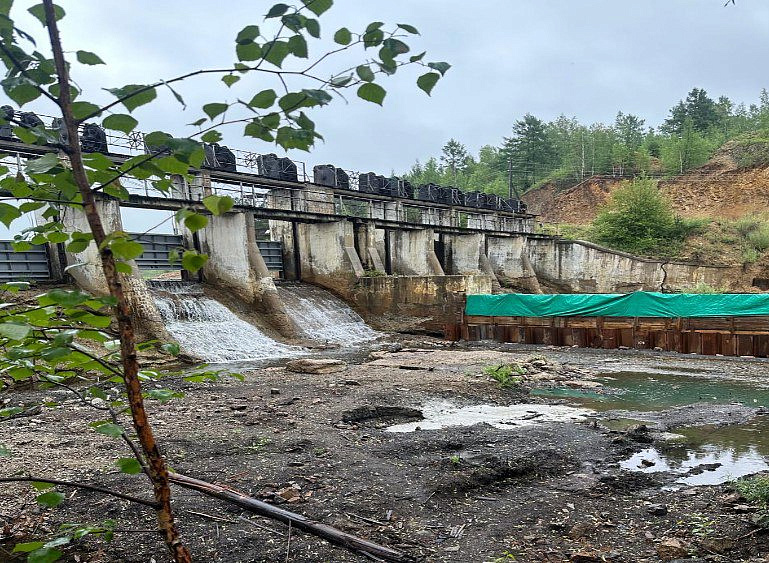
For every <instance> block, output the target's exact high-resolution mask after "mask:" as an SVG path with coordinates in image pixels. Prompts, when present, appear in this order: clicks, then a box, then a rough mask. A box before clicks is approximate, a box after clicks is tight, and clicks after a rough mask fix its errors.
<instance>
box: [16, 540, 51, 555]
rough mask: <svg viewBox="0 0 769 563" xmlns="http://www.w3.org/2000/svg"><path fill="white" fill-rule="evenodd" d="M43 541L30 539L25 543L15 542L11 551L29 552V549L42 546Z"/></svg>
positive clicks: (33, 549)
mask: <svg viewBox="0 0 769 563" xmlns="http://www.w3.org/2000/svg"><path fill="white" fill-rule="evenodd" d="M44 545H45V543H43V542H41V541H31V542H27V543H17V544H16V545H15V546H14V548H13V552H12V553H29V552H30V551H35V550H36V549H40V548H41V547H43V546H44Z"/></svg>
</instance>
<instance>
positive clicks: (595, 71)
mask: <svg viewBox="0 0 769 563" xmlns="http://www.w3.org/2000/svg"><path fill="white" fill-rule="evenodd" d="M34 3H35V2H31V1H30V2H18V1H17V8H16V9H15V10H16V14H17V16H16V18H17V23H18V24H19V25H20V26H21V27H22V28H23V29H26V30H30V31H32V32H34V35H35V36H36V37H39V38H40V40H44V36H43V33H42V27H41V26H40V24H39V23H38V22H37V21H36V20H33V19H32V18H31V17H30V16H29V15H28V14H26V8H27V7H28V6H30V5H32V4H34ZM59 3H60V4H61V5H62V6H63V7H64V8H65V10H66V11H67V17H66V18H65V20H64V21H63V22H62V26H61V27H62V39H63V41H64V44H65V49H66V50H68V51H74V50H77V49H83V50H88V51H94V52H96V53H97V54H99V55H100V56H101V57H102V58H103V59H104V60H105V61H106V62H107V66H106V67H105V66H97V67H83V66H81V65H75V67H74V68H73V77H74V78H75V79H76V80H77V82H78V83H79V84H80V86H82V87H84V89H85V91H86V98H88V99H90V100H93V101H96V102H98V101H108V100H109V99H110V95H109V94H106V93H103V92H100V90H99V88H101V87H103V86H107V87H115V86H122V85H124V84H129V83H146V82H149V81H153V80H156V79H161V78H169V77H173V76H176V75H178V74H181V73H184V72H185V71H189V70H195V69H199V68H211V67H221V66H223V65H224V66H226V65H228V64H231V63H232V62H233V61H234V60H235V57H234V41H233V39H234V37H235V35H236V34H237V32H238V31H239V30H240V29H241V28H242V27H244V26H245V25H248V24H252V23H253V24H258V25H263V23H262V17H263V14H264V13H265V12H266V10H267V9H268V7H269V6H270V5H272V3H273V2H242V1H237V2H236V1H227V0H220V1H218V2H211V1H210V0H205V1H202V0H173V1H171V0H163V1H161V2H159V1H157V0H155V1H149V0H131V1H125V0H99V1H98V2H93V1H83V0H80V1H77V2H75V1H66V0H60V2H59ZM375 20H376V21H385V22H388V23H396V22H399V23H410V24H412V25H414V26H416V27H417V28H418V29H419V30H420V32H421V34H422V35H421V36H419V37H415V38H413V39H409V43H410V44H411V46H412V51H413V52H417V53H418V52H421V51H422V50H427V52H428V55H427V57H426V59H425V60H434V61H448V62H449V63H451V64H452V68H451V69H450V70H449V71H448V73H447V75H446V77H445V79H444V80H442V81H441V82H439V84H438V86H437V87H436V88H435V90H434V91H433V95H432V97H428V96H426V95H425V94H424V93H423V92H422V91H421V90H419V89H418V88H417V87H416V85H415V80H416V77H417V76H418V74H419V69H416V68H415V69H402V70H401V71H399V72H398V74H397V75H396V76H395V77H391V78H389V79H386V80H385V81H384V82H383V83H382V84H383V85H384V86H385V87H386V88H387V90H388V95H387V97H386V99H385V103H384V107H383V108H380V107H379V106H376V105H373V104H371V103H368V102H364V101H361V100H357V99H355V97H354V92H351V93H350V94H352V96H351V97H350V102H349V104H347V103H345V102H344V101H342V100H338V101H335V102H334V103H333V104H332V105H331V106H329V107H326V108H323V109H320V110H318V111H315V112H314V113H313V114H312V117H313V119H314V120H315V121H316V123H317V128H318V131H319V132H320V133H321V134H323V135H324V137H325V142H322V143H320V144H318V146H317V147H316V148H315V149H314V150H313V151H312V153H310V154H306V153H297V154H296V155H292V156H294V157H295V158H298V159H300V160H303V161H306V162H308V164H310V167H311V166H312V164H319V163H326V162H330V163H335V164H337V165H340V166H342V167H344V168H347V169H355V170H363V171H368V170H372V171H377V172H380V173H384V174H389V173H390V171H391V170H395V171H396V172H403V171H405V170H407V169H408V168H409V167H410V166H411V164H412V163H413V162H414V161H415V160H416V159H420V160H421V161H424V160H425V159H426V158H428V157H429V156H430V155H436V154H438V153H439V151H440V148H441V146H442V145H443V144H444V143H445V142H446V141H447V140H448V139H449V138H451V137H454V138H456V139H457V140H459V141H460V142H462V143H464V144H465V145H466V146H467V147H468V149H469V150H470V151H471V152H473V153H476V152H477V150H478V149H479V148H480V147H481V146H482V145H484V144H498V143H499V142H500V141H501V138H502V137H503V136H505V135H509V133H510V129H511V126H512V124H513V122H514V121H515V120H516V119H519V118H520V117H521V116H522V115H523V114H525V113H527V112H529V113H532V114H534V115H536V116H538V117H540V118H542V119H545V120H549V119H552V118H555V117H557V116H558V115H559V114H565V115H567V116H570V117H571V116H576V117H577V118H578V119H579V120H580V121H583V122H593V121H604V122H611V121H613V119H614V116H615V115H616V113H617V111H619V110H622V111H623V112H625V113H634V114H637V115H639V116H640V117H642V118H644V119H646V122H647V125H658V124H659V123H660V122H661V121H662V120H663V119H664V118H665V116H666V115H667V112H668V110H669V108H670V107H671V106H672V105H673V104H674V103H676V102H677V101H678V100H679V99H681V98H683V97H685V96H686V93H687V92H688V91H689V90H690V89H691V88H692V87H695V86H697V87H700V88H704V89H706V90H707V91H708V93H709V94H710V95H711V96H712V97H714V98H715V97H717V96H718V95H721V94H725V95H727V96H729V97H730V98H731V99H732V100H734V101H736V102H741V101H744V102H746V103H752V102H755V101H757V99H758V95H759V92H760V90H761V88H763V87H765V86H767V85H768V84H769V79H768V75H767V63H766V61H767V60H769V2H767V1H766V0H737V5H736V6H731V5H730V6H728V7H724V0H526V1H524V0H476V1H474V2H468V1H466V0H387V1H383V0H380V1H374V0H335V2H334V7H333V8H332V9H331V10H330V11H329V12H327V13H326V14H324V15H323V16H322V18H321V26H322V31H323V34H324V38H330V36H331V35H333V32H334V31H335V30H336V29H338V28H339V27H341V26H347V27H349V28H350V29H351V30H360V29H362V28H363V27H365V25H366V24H367V23H368V22H370V21H375ZM329 45H330V43H326V42H322V43H320V44H315V45H313V44H311V52H310V56H311V58H312V57H313V55H315V56H317V55H319V54H322V53H324V52H325V50H326V47H327V46H329ZM361 56H363V55H362V54H361V53H358V57H361ZM353 60H357V59H353ZM349 62H351V59H340V60H339V61H338V62H334V63H333V64H330V65H329V66H326V67H323V69H322V70H323V71H324V72H325V73H326V74H328V73H330V72H331V71H332V70H334V69H339V68H341V65H344V64H345V63H349ZM337 65H339V66H337ZM271 78H272V77H268V78H265V77H254V78H253V79H244V80H242V81H241V83H239V84H238V85H236V86H235V87H233V88H232V89H231V90H228V89H227V88H226V87H225V86H224V85H223V84H222V83H221V82H220V81H219V79H218V78H214V77H210V76H209V77H204V78H194V79H192V80H190V81H188V82H186V83H184V84H183V85H181V86H180V87H179V90H180V92H181V93H182V95H183V96H184V97H185V99H186V101H187V104H188V108H187V110H186V111H182V108H181V106H179V104H177V103H176V102H175V101H174V99H173V98H172V97H171V96H170V95H169V94H167V93H161V94H160V96H159V101H157V102H156V103H154V104H153V105H151V106H149V107H147V108H141V109H140V110H138V111H137V112H136V114H135V115H136V116H137V118H138V119H139V121H140V128H141V129H142V130H145V131H148V130H153V129H163V130H167V131H171V132H174V133H177V134H182V133H190V132H192V129H191V128H188V127H187V128H186V127H185V124H186V123H189V122H191V121H194V120H195V119H197V118H198V117H200V116H201V115H202V113H201V111H200V106H201V105H202V104H203V103H206V102H210V101H234V100H235V99H237V98H238V97H240V98H247V99H248V98H250V95H251V94H253V93H254V92H255V91H258V90H261V89H263V88H271V87H274V88H275V89H276V90H277V89H278V85H277V84H276V83H275V82H273V81H271V80H270V79H271ZM296 84H297V85H299V83H296ZM3 101H4V102H5V101H6V100H3ZM35 104H36V105H33V106H31V108H32V109H36V110H38V111H40V112H42V113H50V112H51V111H52V108H50V107H49V106H46V105H45V104H44V103H42V102H40V103H37V102H36V103H35ZM224 133H225V143H226V144H228V145H230V146H231V147H233V148H240V149H244V150H250V151H254V152H280V151H279V150H276V148H275V147H270V146H268V145H267V144H265V143H262V142H260V141H255V140H253V139H249V138H242V137H241V136H240V135H239V130H238V129H237V128H233V129H230V130H226V131H224Z"/></svg>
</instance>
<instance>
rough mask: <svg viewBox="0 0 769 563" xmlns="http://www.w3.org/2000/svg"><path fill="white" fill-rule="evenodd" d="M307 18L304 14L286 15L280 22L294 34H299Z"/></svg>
mask: <svg viewBox="0 0 769 563" xmlns="http://www.w3.org/2000/svg"><path fill="white" fill-rule="evenodd" d="M305 19H306V18H305V17H304V16H303V15H302V14H299V13H297V12H294V13H293V14H286V15H285V16H283V17H282V18H280V22H281V23H282V24H283V25H285V26H286V27H287V28H288V29H290V30H291V31H293V32H294V33H299V32H300V30H301V29H302V27H304V21H305Z"/></svg>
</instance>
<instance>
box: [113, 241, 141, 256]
mask: <svg viewBox="0 0 769 563" xmlns="http://www.w3.org/2000/svg"><path fill="white" fill-rule="evenodd" d="M109 247H110V249H111V250H112V253H113V254H115V256H116V257H117V258H119V259H121V260H133V259H134V258H138V257H139V256H141V255H142V252H144V247H143V246H142V245H141V243H139V242H136V241H134V240H130V239H127V238H118V239H115V240H113V241H112V243H111V244H110V245H109Z"/></svg>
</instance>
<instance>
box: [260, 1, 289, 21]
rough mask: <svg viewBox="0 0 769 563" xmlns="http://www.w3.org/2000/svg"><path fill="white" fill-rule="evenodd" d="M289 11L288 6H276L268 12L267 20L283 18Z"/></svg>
mask: <svg viewBox="0 0 769 563" xmlns="http://www.w3.org/2000/svg"><path fill="white" fill-rule="evenodd" d="M287 10H288V6H287V5H286V4H275V5H274V6H273V7H272V8H270V10H269V11H268V12H267V15H266V16H264V17H265V19H266V18H277V17H280V16H282V15H283V14H285V13H286V11H287Z"/></svg>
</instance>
